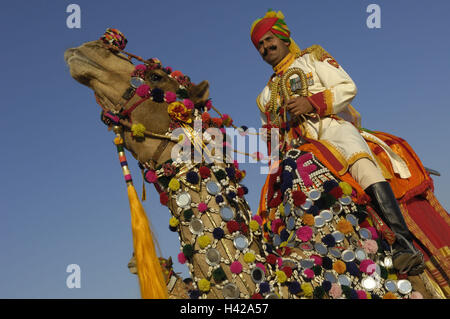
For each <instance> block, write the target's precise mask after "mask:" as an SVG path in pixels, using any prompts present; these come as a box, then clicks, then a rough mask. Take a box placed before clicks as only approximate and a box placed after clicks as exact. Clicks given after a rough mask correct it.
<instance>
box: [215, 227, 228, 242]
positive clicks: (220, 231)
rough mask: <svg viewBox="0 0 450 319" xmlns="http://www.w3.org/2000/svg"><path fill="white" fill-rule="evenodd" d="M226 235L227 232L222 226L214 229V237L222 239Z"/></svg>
mask: <svg viewBox="0 0 450 319" xmlns="http://www.w3.org/2000/svg"><path fill="white" fill-rule="evenodd" d="M224 235H225V232H224V231H223V229H222V228H219V227H217V228H214V230H213V237H214V239H217V240H220V239H222V238H223V236H224Z"/></svg>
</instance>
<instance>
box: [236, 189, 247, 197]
mask: <svg viewBox="0 0 450 319" xmlns="http://www.w3.org/2000/svg"><path fill="white" fill-rule="evenodd" d="M237 194H238V196H239V197H242V196H244V194H245V191H244V189H243V188H242V187H239V188H238V189H237Z"/></svg>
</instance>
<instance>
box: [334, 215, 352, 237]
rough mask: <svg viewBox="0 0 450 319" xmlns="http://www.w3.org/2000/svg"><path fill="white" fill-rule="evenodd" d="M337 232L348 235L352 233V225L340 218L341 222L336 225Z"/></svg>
mask: <svg viewBox="0 0 450 319" xmlns="http://www.w3.org/2000/svg"><path fill="white" fill-rule="evenodd" d="M336 228H337V230H339V231H340V232H341V233H343V234H349V233H351V232H353V225H352V223H350V222H349V221H348V220H346V219H343V218H341V220H340V221H339V222H338V224H337V225H336Z"/></svg>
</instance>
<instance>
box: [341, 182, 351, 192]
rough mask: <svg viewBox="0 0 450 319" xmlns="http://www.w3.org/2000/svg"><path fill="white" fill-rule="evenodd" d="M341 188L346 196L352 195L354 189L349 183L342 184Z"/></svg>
mask: <svg viewBox="0 0 450 319" xmlns="http://www.w3.org/2000/svg"><path fill="white" fill-rule="evenodd" d="M339 186H340V187H341V189H342V192H343V193H344V195H351V194H352V187H351V186H350V184H349V183H347V182H340V183H339Z"/></svg>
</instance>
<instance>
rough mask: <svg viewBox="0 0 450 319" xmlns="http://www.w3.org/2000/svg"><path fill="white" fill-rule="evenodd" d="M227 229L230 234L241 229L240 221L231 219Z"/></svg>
mask: <svg viewBox="0 0 450 319" xmlns="http://www.w3.org/2000/svg"><path fill="white" fill-rule="evenodd" d="M227 229H228V232H229V233H230V234H232V233H234V232H236V231H238V230H239V223H238V222H237V221H235V220H230V221H228V222H227Z"/></svg>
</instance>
